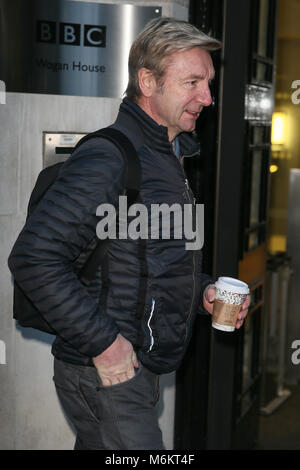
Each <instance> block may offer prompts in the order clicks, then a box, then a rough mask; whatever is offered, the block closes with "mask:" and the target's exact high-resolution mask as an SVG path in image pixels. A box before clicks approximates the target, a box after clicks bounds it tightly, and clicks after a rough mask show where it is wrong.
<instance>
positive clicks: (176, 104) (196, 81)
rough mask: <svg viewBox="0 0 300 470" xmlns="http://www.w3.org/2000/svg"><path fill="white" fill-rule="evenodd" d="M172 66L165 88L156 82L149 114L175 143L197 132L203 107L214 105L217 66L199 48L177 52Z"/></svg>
mask: <svg viewBox="0 0 300 470" xmlns="http://www.w3.org/2000/svg"><path fill="white" fill-rule="evenodd" d="M168 64H169V65H168V67H167V69H166V73H165V75H164V79H163V86H159V84H157V83H156V82H155V83H156V87H155V88H154V92H153V94H152V96H151V97H150V98H149V110H148V111H149V114H150V115H151V117H152V118H153V119H154V120H155V121H156V122H157V123H158V124H160V125H163V126H166V127H167V128H168V134H169V140H170V142H171V141H172V140H173V139H174V138H175V137H176V135H178V134H179V133H180V132H183V131H187V132H191V131H193V130H194V129H195V126H196V120H197V118H198V117H199V114H200V113H201V111H202V109H203V107H204V106H210V105H211V102H212V99H211V94H210V89H209V84H210V81H211V80H212V79H213V78H214V67H213V64H212V60H211V57H210V54H209V53H208V52H207V51H205V50H203V49H199V48H198V47H195V48H193V49H190V50H188V51H184V52H175V53H174V54H172V55H171V56H170V58H169V62H168Z"/></svg>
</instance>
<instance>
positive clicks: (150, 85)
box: [138, 67, 156, 98]
mask: <svg viewBox="0 0 300 470" xmlns="http://www.w3.org/2000/svg"><path fill="white" fill-rule="evenodd" d="M138 77H139V86H140V90H141V92H142V94H143V95H144V96H145V97H146V98H150V96H152V94H153V92H154V91H155V89H156V80H155V78H154V75H153V73H152V72H151V71H150V70H149V69H146V68H145V67H142V68H141V69H140V70H139V71H138Z"/></svg>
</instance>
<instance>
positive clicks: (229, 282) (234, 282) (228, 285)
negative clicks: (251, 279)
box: [215, 277, 249, 294]
mask: <svg viewBox="0 0 300 470" xmlns="http://www.w3.org/2000/svg"><path fill="white" fill-rule="evenodd" d="M215 286H216V287H217V288H218V289H222V290H226V291H228V292H233V293H236V294H249V287H248V285H247V284H246V283H245V282H243V281H240V280H239V279H234V278H233V277H219V279H218V280H217V281H216V282H215Z"/></svg>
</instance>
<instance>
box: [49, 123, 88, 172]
mask: <svg viewBox="0 0 300 470" xmlns="http://www.w3.org/2000/svg"><path fill="white" fill-rule="evenodd" d="M85 135H86V134H85V133H79V132H74V133H65V132H43V168H46V167H47V166H50V165H54V163H58V162H63V161H65V160H66V159H67V158H68V157H69V155H70V153H71V152H72V149H73V148H74V147H75V145H76V144H77V142H78V141H79V140H80V139H81V138H82V137H83V136H85Z"/></svg>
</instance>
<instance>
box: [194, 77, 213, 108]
mask: <svg viewBox="0 0 300 470" xmlns="http://www.w3.org/2000/svg"><path fill="white" fill-rule="evenodd" d="M197 100H198V102H199V103H201V104H202V106H210V105H211V103H212V97H211V92H210V88H209V85H208V84H204V83H202V86H201V87H200V90H199V92H198V94H197Z"/></svg>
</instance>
